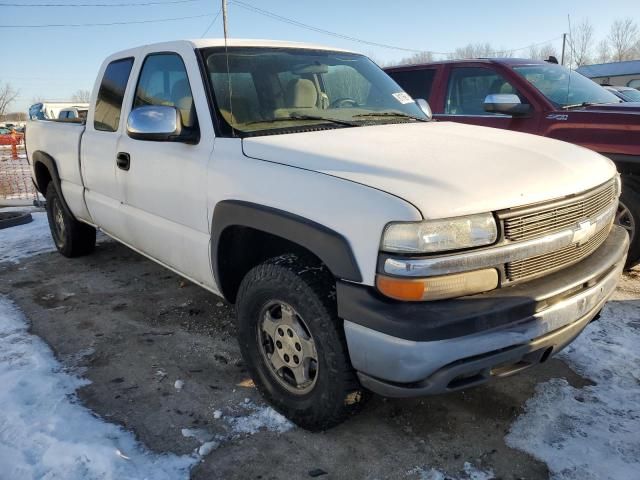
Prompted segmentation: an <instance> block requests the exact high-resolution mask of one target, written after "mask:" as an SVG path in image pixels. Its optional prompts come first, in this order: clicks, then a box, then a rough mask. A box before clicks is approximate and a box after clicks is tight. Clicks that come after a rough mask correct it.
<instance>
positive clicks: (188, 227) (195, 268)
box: [117, 44, 214, 287]
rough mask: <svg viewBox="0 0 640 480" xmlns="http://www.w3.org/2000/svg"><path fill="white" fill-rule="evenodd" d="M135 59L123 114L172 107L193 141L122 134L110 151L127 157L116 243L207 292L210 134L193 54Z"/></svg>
mask: <svg viewBox="0 0 640 480" xmlns="http://www.w3.org/2000/svg"><path fill="white" fill-rule="evenodd" d="M139 60H140V62H139V66H138V67H137V68H136V71H135V72H134V74H133V75H132V79H131V82H130V83H131V84H132V86H133V87H134V88H132V89H131V94H130V95H128V96H127V99H126V100H125V107H124V109H123V110H124V114H125V115H128V114H129V113H130V112H131V111H132V110H133V109H135V108H137V107H143V106H149V105H162V106H172V107H175V108H177V109H178V111H179V113H180V117H181V120H182V124H183V126H184V127H186V128H189V129H192V130H193V131H194V132H195V133H196V135H197V137H198V138H199V140H198V141H197V143H195V144H188V143H183V142H177V141H150V140H138V139H133V138H131V137H129V136H128V135H127V133H126V129H125V131H124V133H123V135H122V136H121V137H120V139H119V141H118V147H117V151H118V155H121V156H124V157H126V158H127V168H118V169H117V177H118V180H119V182H120V184H121V187H122V192H123V204H124V213H125V218H126V222H127V230H128V232H127V237H126V238H125V239H123V240H125V241H126V242H127V243H129V244H130V245H132V246H134V247H135V248H137V249H138V250H140V251H142V252H143V253H145V254H147V255H149V256H151V257H153V258H155V259H157V260H159V261H161V262H162V263H164V264H166V265H167V266H169V267H171V268H173V269H175V270H177V271H179V272H180V273H182V274H183V275H185V276H187V277H189V278H192V279H193V280H195V281H197V282H199V283H203V284H205V285H207V286H209V287H212V286H213V285H214V282H213V276H212V273H211V267H210V262H209V256H210V255H209V239H210V235H209V229H210V225H209V221H208V216H207V172H208V169H207V166H208V163H209V158H210V157H211V153H212V150H213V142H214V131H213V122H212V121H211V118H210V112H209V109H208V103H207V101H206V94H205V91H204V86H203V84H202V79H201V76H200V71H199V68H198V63H197V59H196V55H195V52H194V51H193V49H192V48H188V47H187V46H186V44H185V45H184V47H182V46H176V45H175V44H174V48H173V49H172V51H162V52H157V51H150V50H146V51H143V53H142V55H141V56H140V59H139Z"/></svg>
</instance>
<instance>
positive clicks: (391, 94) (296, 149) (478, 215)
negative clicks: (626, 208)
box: [27, 40, 628, 430]
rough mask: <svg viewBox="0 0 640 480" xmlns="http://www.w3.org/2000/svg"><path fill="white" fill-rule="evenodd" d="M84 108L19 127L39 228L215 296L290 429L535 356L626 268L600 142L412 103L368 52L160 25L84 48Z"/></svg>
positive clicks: (61, 243)
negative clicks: (151, 37)
mask: <svg viewBox="0 0 640 480" xmlns="http://www.w3.org/2000/svg"><path fill="white" fill-rule="evenodd" d="M93 92H94V93H93V98H92V99H91V106H90V109H89V113H88V117H87V121H86V125H82V124H73V123H59V122H46V121H45V122H42V121H40V122H31V123H29V124H28V126H27V150H28V157H29V160H30V163H31V166H32V168H33V178H34V181H35V183H36V185H37V187H38V189H39V190H40V191H41V192H42V193H44V194H46V198H47V211H48V215H49V223H50V226H51V233H52V235H53V238H54V241H55V244H56V246H57V248H58V250H59V251H60V253H62V254H63V255H66V256H69V257H73V256H78V255H83V254H88V253H90V252H91V251H92V250H93V249H94V245H95V232H96V228H98V229H100V230H102V231H104V232H105V233H107V234H108V235H110V236H111V237H113V238H115V239H117V240H119V241H120V242H122V243H124V244H125V245H127V246H129V247H131V248H132V249H134V250H136V251H137V252H140V253H141V254H143V255H145V256H147V257H149V258H151V259H152V260H154V261H156V262H158V263H160V264H162V265H164V266H166V267H167V268H169V269H171V270H173V271H175V272H177V273H179V274H180V275H182V276H184V277H186V278H188V279H189V280H191V281H192V282H194V283H196V284H198V285H201V286H202V287H204V288H206V289H208V290H210V291H211V292H213V293H215V294H217V295H221V296H223V297H224V298H225V299H227V300H228V301H229V302H231V303H234V304H235V306H236V310H237V322H238V335H239V342H240V347H241V351H242V354H243V356H244V358H245V360H246V364H247V365H248V367H249V369H250V372H251V375H252V377H253V380H254V381H255V384H256V386H257V387H258V388H259V389H260V391H261V392H262V394H263V395H264V396H265V397H266V398H267V399H268V400H269V401H270V402H271V403H272V404H273V405H274V406H275V407H276V408H277V409H278V410H280V411H281V412H283V413H284V414H285V415H287V416H288V417H289V418H290V419H292V420H293V421H294V422H296V423H297V424H299V425H301V426H303V427H306V428H308V429H312V430H317V429H325V428H328V427H330V426H332V425H335V424H337V423H339V422H340V421H342V420H343V419H344V418H345V417H346V415H347V414H349V413H350V412H352V411H353V410H354V409H356V408H357V407H358V406H359V405H361V404H362V401H363V399H364V398H365V397H366V396H367V395H366V394H365V393H366V392H367V391H373V392H377V393H379V394H382V395H386V396H398V397H400V396H417V395H427V394H434V393H441V392H449V391H453V390H457V389H462V388H467V387H470V386H473V385H477V384H480V383H482V382H485V381H486V380H488V379H490V378H492V377H503V376H507V375H510V374H512V373H515V372H518V371H520V370H523V369H525V368H527V367H529V366H532V365H535V364H538V363H542V362H544V361H546V360H547V359H548V358H549V357H550V356H551V355H553V354H555V353H556V352H558V351H559V350H561V349H562V348H563V347H564V346H566V345H567V344H568V343H569V342H571V341H572V340H573V339H574V338H575V337H576V336H577V335H578V334H579V333H580V332H581V331H582V329H583V328H584V327H585V326H586V325H587V324H588V323H589V321H591V320H592V319H593V318H594V317H596V316H597V314H598V312H599V311H600V310H601V309H602V307H603V305H604V303H605V302H606V300H607V299H608V297H609V296H610V295H611V293H612V292H613V291H614V289H615V287H616V283H617V281H618V277H619V275H620V272H621V271H622V268H623V266H624V263H625V257H626V253H627V247H628V238H627V237H628V236H627V233H626V232H625V231H624V230H623V229H622V228H620V227H617V226H614V225H613V220H614V216H615V212H616V205H617V200H618V196H619V194H620V181H619V177H618V175H617V173H616V169H615V167H614V166H613V164H612V163H611V161H609V160H608V159H606V158H604V157H602V156H600V155H598V154H596V153H594V152H592V151H589V150H586V149H584V148H580V147H576V146H573V145H570V144H568V143H563V142H559V141H555V140H550V139H546V138H542V137H537V136H533V135H525V134H519V133H512V132H508V131H504V130H498V129H491V128H481V127H473V126H465V125H461V124H455V123H449V122H435V121H430V116H429V114H428V106H426V104H425V103H424V102H423V101H418V100H416V101H414V100H413V99H412V98H411V97H410V96H409V95H407V94H406V93H405V92H403V91H402V90H401V89H400V88H399V87H398V86H397V84H396V83H395V82H394V81H393V80H392V79H391V78H390V77H388V76H387V75H386V74H385V73H384V72H383V71H382V70H380V69H379V68H378V67H377V66H376V65H375V64H374V63H373V62H372V61H371V60H369V59H368V58H367V57H365V56H362V55H359V54H356V53H352V52H348V51H342V50H336V49H330V48H325V47H320V46H314V45H302V44H295V43H284V42H271V41H257V40H245V41H242V40H233V41H230V42H229V44H228V46H227V47H226V48H225V45H224V42H223V41H221V40H196V41H176V42H169V43H162V44H156V45H147V46H143V47H140V48H135V49H132V50H127V51H123V52H120V53H117V54H114V55H112V56H110V57H109V58H107V60H106V61H105V62H104V63H103V65H102V67H101V69H100V72H99V75H98V78H97V80H96V84H95V86H94V89H93Z"/></svg>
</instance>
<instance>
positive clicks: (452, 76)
mask: <svg viewBox="0 0 640 480" xmlns="http://www.w3.org/2000/svg"><path fill="white" fill-rule="evenodd" d="M440 91H441V92H442V95H443V98H442V100H443V101H441V102H437V104H436V106H435V108H434V117H435V118H437V119H440V120H448V121H453V122H461V123H468V124H472V125H481V126H485V127H495V128H504V129H507V130H516V131H521V132H527V133H537V130H538V122H539V118H538V116H537V115H536V112H535V110H534V108H533V106H531V113H530V114H529V115H527V116H522V117H518V116H511V115H505V114H500V113H491V112H487V111H485V109H484V100H485V98H486V97H487V95H489V94H495V93H511V94H515V95H518V97H520V101H521V102H522V103H524V104H529V105H531V102H530V100H529V98H528V97H527V96H526V95H525V94H523V93H522V92H521V91H519V90H518V89H517V88H516V87H515V86H514V85H513V84H512V82H510V81H508V80H507V79H506V78H505V77H504V76H503V75H502V74H501V73H500V72H498V71H497V70H496V69H495V68H494V66H493V65H487V64H482V63H478V64H473V63H465V64H456V65H450V66H448V67H447V68H446V70H445V75H444V88H442V89H441V90H440ZM432 107H433V106H432Z"/></svg>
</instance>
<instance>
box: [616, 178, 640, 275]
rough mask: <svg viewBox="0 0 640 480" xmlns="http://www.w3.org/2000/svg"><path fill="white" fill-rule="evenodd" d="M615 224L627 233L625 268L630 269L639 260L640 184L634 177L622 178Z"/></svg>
mask: <svg viewBox="0 0 640 480" xmlns="http://www.w3.org/2000/svg"><path fill="white" fill-rule="evenodd" d="M616 224H618V225H620V226H621V227H623V228H624V229H625V230H627V232H629V240H630V246H629V254H628V256H627V265H626V266H627V268H631V267H633V266H634V265H636V264H637V263H638V260H639V259H640V236H639V235H638V226H639V225H640V182H639V181H637V180H636V179H635V177H629V176H626V175H625V176H623V177H622V194H621V195H620V203H619V205H618V213H617V215H616Z"/></svg>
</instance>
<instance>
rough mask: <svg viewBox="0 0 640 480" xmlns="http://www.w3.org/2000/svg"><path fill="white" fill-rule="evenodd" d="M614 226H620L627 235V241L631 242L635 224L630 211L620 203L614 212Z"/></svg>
mask: <svg viewBox="0 0 640 480" xmlns="http://www.w3.org/2000/svg"><path fill="white" fill-rule="evenodd" d="M616 225H620V226H621V227H622V228H624V229H625V230H626V231H627V233H628V234H629V239H630V241H631V242H633V240H634V238H635V235H636V222H635V220H634V219H633V215H632V214H631V210H629V208H628V207H627V206H626V205H625V204H624V203H622V202H619V203H618V211H617V212H616Z"/></svg>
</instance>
